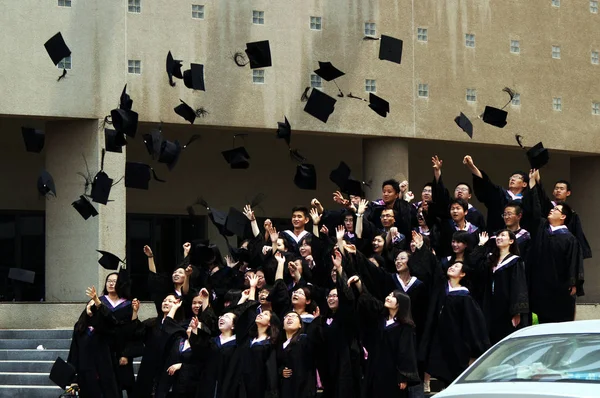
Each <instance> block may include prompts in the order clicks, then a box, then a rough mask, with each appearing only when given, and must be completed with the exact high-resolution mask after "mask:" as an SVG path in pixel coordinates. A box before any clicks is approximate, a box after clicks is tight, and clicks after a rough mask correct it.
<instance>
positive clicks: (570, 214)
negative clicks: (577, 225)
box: [556, 202, 573, 225]
mask: <svg viewBox="0 0 600 398" xmlns="http://www.w3.org/2000/svg"><path fill="white" fill-rule="evenodd" d="M556 206H562V214H564V215H565V225H569V223H570V222H571V218H573V209H572V208H571V206H569V205H568V204H567V202H556Z"/></svg>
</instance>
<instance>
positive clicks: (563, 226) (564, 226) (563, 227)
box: [550, 225, 569, 232]
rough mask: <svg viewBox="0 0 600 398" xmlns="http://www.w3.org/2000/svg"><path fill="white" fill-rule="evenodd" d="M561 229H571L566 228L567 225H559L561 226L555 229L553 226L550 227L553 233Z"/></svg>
mask: <svg viewBox="0 0 600 398" xmlns="http://www.w3.org/2000/svg"><path fill="white" fill-rule="evenodd" d="M559 229H569V228H567V226H566V225H559V226H557V227H553V226H552V225H550V230H551V231H552V232H554V231H556V230H559Z"/></svg>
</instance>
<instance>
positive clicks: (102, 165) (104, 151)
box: [100, 148, 106, 171]
mask: <svg viewBox="0 0 600 398" xmlns="http://www.w3.org/2000/svg"><path fill="white" fill-rule="evenodd" d="M105 156H106V149H104V148H102V157H101V158H100V171H103V170H104V157H105Z"/></svg>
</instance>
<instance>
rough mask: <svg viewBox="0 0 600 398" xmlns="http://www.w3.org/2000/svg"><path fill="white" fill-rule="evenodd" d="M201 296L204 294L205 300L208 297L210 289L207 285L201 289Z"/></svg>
mask: <svg viewBox="0 0 600 398" xmlns="http://www.w3.org/2000/svg"><path fill="white" fill-rule="evenodd" d="M200 296H202V299H203V300H206V299H208V296H209V293H208V290H207V289H206V288H205V287H203V288H202V289H200Z"/></svg>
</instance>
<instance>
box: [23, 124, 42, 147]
mask: <svg viewBox="0 0 600 398" xmlns="http://www.w3.org/2000/svg"><path fill="white" fill-rule="evenodd" d="M21 134H22V135H23V141H25V149H26V150H27V152H35V153H40V152H41V151H42V149H44V141H45V137H46V135H45V134H44V132H43V131H41V130H36V129H33V128H29V127H21Z"/></svg>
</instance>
